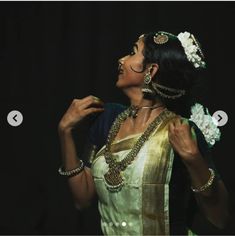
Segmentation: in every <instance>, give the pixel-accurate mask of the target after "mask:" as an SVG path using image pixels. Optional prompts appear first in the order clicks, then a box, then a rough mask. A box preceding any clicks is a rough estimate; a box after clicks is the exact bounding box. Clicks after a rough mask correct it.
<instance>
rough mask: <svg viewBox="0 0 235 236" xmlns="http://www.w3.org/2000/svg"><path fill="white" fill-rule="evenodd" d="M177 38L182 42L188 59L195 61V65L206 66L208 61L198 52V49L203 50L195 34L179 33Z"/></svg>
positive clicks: (196, 66)
mask: <svg viewBox="0 0 235 236" xmlns="http://www.w3.org/2000/svg"><path fill="white" fill-rule="evenodd" d="M177 38H178V39H179V41H180V42H181V45H182V46H183V48H184V51H185V54H186V56H187V58H188V60H189V61H190V62H192V63H193V65H194V67H195V68H198V67H205V65H206V63H205V62H204V61H203V60H202V58H201V57H200V56H199V55H198V54H197V52H198V51H199V52H200V53H202V52H201V49H200V47H199V45H198V43H197V41H196V39H195V37H194V36H193V34H190V33H189V32H184V33H179V34H178V36H177Z"/></svg>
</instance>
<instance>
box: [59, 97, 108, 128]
mask: <svg viewBox="0 0 235 236" xmlns="http://www.w3.org/2000/svg"><path fill="white" fill-rule="evenodd" d="M103 106H104V103H103V102H102V101H101V100H100V99H99V98H97V97H95V96H92V95H90V96H87V97H85V98H83V99H74V100H73V101H72V103H71V105H70V106H69V108H68V110H67V111H66V112H65V114H64V115H63V117H62V119H61V120H60V122H59V125H58V129H59V131H70V130H72V129H73V128H74V127H75V126H76V125H77V124H78V123H79V122H81V121H82V120H83V119H84V118H85V117H87V116H88V115H90V114H93V113H97V112H102V111H104V108H103Z"/></svg>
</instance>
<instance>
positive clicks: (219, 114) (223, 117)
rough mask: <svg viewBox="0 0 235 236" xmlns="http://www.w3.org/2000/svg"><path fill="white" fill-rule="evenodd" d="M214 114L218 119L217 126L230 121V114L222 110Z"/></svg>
mask: <svg viewBox="0 0 235 236" xmlns="http://www.w3.org/2000/svg"><path fill="white" fill-rule="evenodd" d="M212 116H213V118H214V119H215V120H216V121H217V126H224V125H225V124H226V123H227V122H228V115H227V114H226V112H224V111H222V110H219V111H216V112H215V113H214V114H213V115H212Z"/></svg>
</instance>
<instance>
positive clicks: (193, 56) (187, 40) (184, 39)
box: [140, 31, 206, 68]
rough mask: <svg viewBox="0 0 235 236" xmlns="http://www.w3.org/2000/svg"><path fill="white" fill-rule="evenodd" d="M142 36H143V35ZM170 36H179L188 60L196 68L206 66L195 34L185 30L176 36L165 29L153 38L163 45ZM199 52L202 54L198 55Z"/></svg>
mask: <svg viewBox="0 0 235 236" xmlns="http://www.w3.org/2000/svg"><path fill="white" fill-rule="evenodd" d="M141 36H142V37H143V35H141ZM141 36H140V37H141ZM169 37H173V38H177V39H178V40H179V41H180V43H181V45H182V47H183V48H184V52H185V54H186V56H187V59H188V61H190V62H191V63H192V64H193V66H194V67H195V68H199V67H200V68H205V66H206V63H205V62H204V61H203V60H202V59H204V58H205V57H204V54H203V52H202V50H201V48H200V46H199V43H198V41H197V40H196V38H195V37H194V35H193V34H191V33H189V32H187V31H185V32H184V33H179V34H178V35H177V36H175V35H174V34H171V33H168V32H165V31H158V32H157V33H156V34H155V35H154V37H153V40H154V42H155V43H156V44H160V45H161V44H165V43H167V42H168V40H169ZM198 52H199V54H200V56H199V55H198Z"/></svg>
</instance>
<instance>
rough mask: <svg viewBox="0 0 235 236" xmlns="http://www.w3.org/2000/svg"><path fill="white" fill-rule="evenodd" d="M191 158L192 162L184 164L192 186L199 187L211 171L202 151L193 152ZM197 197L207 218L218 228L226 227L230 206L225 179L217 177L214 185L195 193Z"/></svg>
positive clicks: (206, 179)
mask: <svg viewBox="0 0 235 236" xmlns="http://www.w3.org/2000/svg"><path fill="white" fill-rule="evenodd" d="M193 156H194V158H193ZM191 158H192V159H191V161H190V162H184V164H185V166H186V168H187V170H188V172H189V175H190V178H191V185H192V187H193V188H196V189H198V188H200V187H201V186H204V185H205V184H206V183H207V182H208V180H209V178H210V175H211V173H210V171H209V167H208V164H207V163H206V162H205V160H204V158H203V157H202V156H201V154H200V153H197V154H195V155H193V154H192V156H191ZM195 197H196V200H197V202H198V205H199V207H200V209H201V210H202V212H203V213H204V214H205V216H206V217H207V219H208V220H209V221H210V222H211V223H212V224H214V225H215V226H217V227H218V228H220V229H222V228H224V227H225V225H226V223H227V222H228V219H229V210H228V208H229V207H228V192H227V190H226V187H225V186H224V183H223V181H222V180H220V179H219V180H218V179H217V178H216V177H215V179H214V181H213V183H212V185H211V186H210V187H208V188H207V189H205V190H204V191H202V192H198V193H195Z"/></svg>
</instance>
